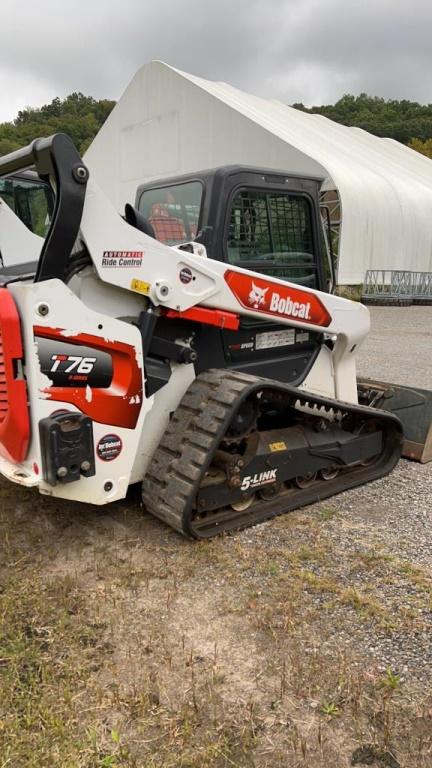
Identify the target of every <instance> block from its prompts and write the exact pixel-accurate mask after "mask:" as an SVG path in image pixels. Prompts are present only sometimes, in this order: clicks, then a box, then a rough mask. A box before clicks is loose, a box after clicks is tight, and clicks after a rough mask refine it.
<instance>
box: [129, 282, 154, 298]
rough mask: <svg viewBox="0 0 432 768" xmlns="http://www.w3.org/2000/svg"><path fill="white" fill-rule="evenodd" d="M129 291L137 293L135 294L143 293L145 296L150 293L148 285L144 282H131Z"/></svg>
mask: <svg viewBox="0 0 432 768" xmlns="http://www.w3.org/2000/svg"><path fill="white" fill-rule="evenodd" d="M130 287H131V289H132V290H133V291H137V293H144V294H145V295H146V296H147V295H148V294H149V293H150V287H151V286H150V283H146V282H145V280H136V279H135V278H134V279H133V280H131V286H130Z"/></svg>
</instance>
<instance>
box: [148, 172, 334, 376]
mask: <svg viewBox="0 0 432 768" xmlns="http://www.w3.org/2000/svg"><path fill="white" fill-rule="evenodd" d="M322 182H323V179H322V178H313V177H309V176H304V175H301V174H294V173H290V174H287V173H285V174H284V173H278V172H277V171H271V170H262V169H258V168H248V167H243V166H224V167H222V168H217V169H212V170H207V171H202V172H198V173H193V174H187V175H184V176H180V177H179V176H177V177H173V178H168V179H163V180H158V181H152V182H148V183H146V184H142V185H140V187H139V188H138V190H137V195H136V202H135V205H136V208H137V209H138V211H139V212H140V214H141V215H142V216H143V217H144V218H145V219H146V220H147V221H148V222H149V224H150V225H151V226H152V228H153V230H154V233H155V237H156V239H158V240H160V241H161V242H163V243H165V244H166V245H171V246H172V245H179V244H181V243H186V242H188V241H191V240H194V241H195V242H199V243H201V244H203V245H204V246H205V248H206V252H207V256H208V257H209V258H211V259H217V260H218V261H223V262H226V264H227V267H229V265H235V266H237V267H238V266H240V267H244V268H245V269H250V270H253V271H254V272H258V273H261V274H262V275H268V276H269V277H277V278H279V279H281V278H282V279H285V280H287V281H289V282H292V283H296V284H297V285H300V286H304V287H307V288H311V289H315V290H321V291H326V292H327V291H328V290H329V281H328V274H329V270H328V269H327V266H326V265H327V255H326V252H325V247H324V238H323V229H322V222H321V215H320V204H319V193H320V188H321V185H322ZM330 272H331V270H330ZM257 290H258V291H259V288H257ZM183 322H184V321H183ZM174 325H175V324H173V322H172V320H170V321H169V322H167V321H166V320H164V319H161V320H160V321H159V322H158V328H157V331H156V333H157V335H161V336H166V334H170V335H173V334H174V336H173V338H175V335H176V334H177V337H178V336H179V333H180V331H181V330H182V329H181V328H177V329H175V328H174V327H173V326H174ZM194 333H195V339H194V346H195V349H196V350H197V353H198V361H197V364H196V367H197V368H198V369H201V366H202V369H206V368H209V367H212V366H214V367H231V368H233V369H236V370H243V371H245V372H248V373H251V374H254V375H258V376H265V377H271V378H274V379H277V380H279V381H286V382H290V383H292V384H296V385H297V384H299V383H300V382H301V381H303V379H304V378H305V376H306V374H307V372H308V370H309V369H310V367H311V366H312V365H313V362H314V360H315V358H316V356H317V354H318V352H319V349H320V347H321V344H322V335H321V334H318V333H315V332H313V331H309V330H305V329H299V328H297V329H295V328H287V326H286V325H282V324H280V323H277V322H272V321H269V320H264V319H263V320H261V319H260V320H257V319H251V318H242V319H241V323H240V328H239V330H238V331H226V330H218V329H212V328H209V327H202V328H200V329H199V330H195V331H194ZM155 375H156V370H155Z"/></svg>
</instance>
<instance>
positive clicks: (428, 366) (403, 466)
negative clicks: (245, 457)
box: [336, 307, 432, 568]
mask: <svg viewBox="0 0 432 768" xmlns="http://www.w3.org/2000/svg"><path fill="white" fill-rule="evenodd" d="M358 368H359V375H360V376H368V377H375V378H377V379H380V380H382V381H389V382H394V383H395V384H411V385H413V386H415V387H422V388H424V389H432V307H371V333H370V334H369V336H368V338H367V340H366V342H365V344H364V346H363V347H362V348H361V350H360V353H359V362H358ZM362 504H363V506H364V508H365V510H367V511H366V512H365V513H364V515H362V517H363V516H364V519H365V522H367V520H368V519H369V514H370V511H371V510H377V509H379V510H381V513H382V516H381V521H380V522H376V523H375V525H374V528H375V534H376V537H377V539H378V540H380V541H382V542H383V543H384V542H388V539H389V532H390V531H391V532H392V540H393V549H394V550H395V552H397V553H398V554H400V555H403V556H406V557H408V558H410V560H411V561H413V562H416V563H418V564H421V565H424V566H427V567H429V568H431V567H432V462H431V463H429V464H423V465H422V464H418V463H414V462H410V461H406V460H404V459H403V460H402V461H401V462H400V463H399V465H398V467H397V468H396V470H395V471H394V472H393V473H392V474H391V475H390V476H389V477H387V478H384V479H383V480H379V481H377V482H376V483H370V484H369V485H366V486H362V487H361V488H357V489H355V490H353V491H349V492H348V493H344V494H342V495H341V496H339V497H338V498H337V500H336V505H337V506H338V507H340V508H341V509H344V510H345V511H346V515H352V514H353V513H354V515H355V514H356V510H358V508H359V506H361V505H362Z"/></svg>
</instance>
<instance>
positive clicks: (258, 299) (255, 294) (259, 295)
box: [248, 280, 268, 309]
mask: <svg viewBox="0 0 432 768" xmlns="http://www.w3.org/2000/svg"><path fill="white" fill-rule="evenodd" d="M267 291H268V288H258V286H257V285H255V283H254V282H253V280H252V289H251V292H250V294H249V297H248V299H249V304H252V306H253V308H254V309H258V307H260V306H261V304H265V295H266V293H267Z"/></svg>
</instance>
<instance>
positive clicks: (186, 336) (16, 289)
mask: <svg viewBox="0 0 432 768" xmlns="http://www.w3.org/2000/svg"><path fill="white" fill-rule="evenodd" d="M30 166H34V167H35V168H36V171H37V172H38V174H39V176H40V177H41V179H43V180H44V181H47V180H49V181H50V183H51V185H52V187H53V189H54V190H55V207H54V211H53V215H52V219H51V226H50V230H49V232H48V234H47V236H46V239H45V240H44V243H43V247H42V250H41V253H40V257H39V260H38V264H37V269H36V273H35V275H34V276H33V277H29V276H22V275H21V276H20V275H17V276H16V277H12V276H6V277H4V278H3V285H2V287H1V288H0V349H1V351H0V454H1V455H0V472H1V473H2V475H4V477H6V478H8V479H9V480H11V481H14V482H17V483H20V484H21V485H24V486H27V487H29V488H30V487H37V488H38V489H39V491H40V492H41V493H43V494H46V495H50V496H55V497H61V498H65V499H69V500H76V501H81V502H89V503H92V504H106V503H109V502H112V501H115V500H116V499H121V498H124V497H125V495H126V493H127V489H128V486H129V485H130V484H132V483H137V482H141V483H142V495H143V501H144V504H145V507H146V508H147V510H148V511H149V512H151V513H152V514H154V515H156V516H157V517H158V518H160V519H162V520H164V521H165V522H166V523H168V524H169V525H171V526H172V527H173V528H174V529H175V530H177V531H180V532H181V533H183V534H186V535H188V536H191V537H195V538H197V539H200V538H208V537H211V536H214V535H215V534H217V533H219V532H221V531H229V530H232V529H235V528H239V527H244V526H247V525H251V524H255V523H258V522H260V521H262V520H265V519H267V518H270V517H272V516H274V515H277V514H281V513H283V512H286V511H288V510H290V509H293V508H295V507H299V506H301V505H304V504H310V503H311V502H314V501H316V500H319V499H323V498H325V497H328V496H331V495H333V494H335V493H338V492H340V491H343V490H346V489H348V488H352V487H354V486H356V485H360V484H362V483H366V482H368V481H370V480H374V479H376V478H379V477H382V476H384V475H386V474H387V473H388V472H390V471H391V470H392V469H393V467H394V466H395V464H396V463H397V461H398V459H399V457H400V455H401V450H402V444H403V429H402V425H401V421H400V419H399V418H398V416H396V415H395V414H393V413H391V412H388V411H387V410H380V409H378V408H376V407H370V406H369V405H365V404H359V402H358V389H357V379H356V364H355V359H356V352H357V349H358V347H359V345H360V344H361V342H362V341H363V339H364V338H365V336H366V335H367V333H368V330H369V313H368V310H367V309H366V308H365V307H364V306H362V305H361V304H356V303H353V302H351V301H347V300H344V299H342V298H338V297H335V296H333V295H331V294H327V293H325V292H323V291H322V290H318V289H316V288H313V287H310V286H308V285H305V284H304V285H301V284H299V283H297V284H296V283H292V282H287V281H286V280H283V279H280V278H278V277H270V276H268V275H265V274H260V273H258V272H253V271H251V270H248V269H245V268H242V267H240V266H238V265H237V264H227V263H224V262H223V261H219V260H217V259H216V258H206V248H205V246H204V245H203V244H202V243H201V242H199V240H200V238H199V237H198V236H197V237H196V239H195V240H194V241H191V242H189V243H185V244H183V245H180V246H177V247H170V246H168V245H166V244H164V243H161V242H159V241H158V240H156V239H155V238H153V237H151V236H149V235H148V234H145V232H143V231H141V230H140V229H138V228H137V226H132V224H131V223H128V221H127V220H124V219H123V218H122V217H121V216H120V215H119V214H118V213H117V212H116V211H115V209H114V208H113V206H112V205H111V203H110V202H109V201H108V199H107V198H106V197H105V196H104V194H102V192H101V191H100V189H99V188H98V187H97V186H96V185H95V184H94V182H93V181H92V179H91V178H89V173H88V170H87V168H86V167H85V166H84V164H83V162H82V160H81V158H80V156H79V155H78V153H77V151H76V149H75V147H74V145H73V143H72V142H71V140H70V139H69V138H68V137H67V136H65V135H62V134H57V135H55V136H52V137H50V138H48V139H37V140H36V141H34V142H33V143H32V144H31V145H30V146H28V147H25V148H23V149H21V150H19V151H16V152H14V153H11V154H10V155H7V156H5V157H3V158H1V159H0V176H5V175H7V174H11V173H14V172H16V171H19V170H22V169H24V168H27V167H30ZM132 213H133V212H132ZM317 215H318V214H317ZM11 216H13V214H12V213H11ZM126 218H127V219H129V221H133V223H135V224H136V225H138V226H139V221H137V220H136V217H134V216H133V215H132V216H131V215H130V211H129V216H127V217H126ZM4 219H5V220H4V221H3V224H2V226H1V227H0V250H2V251H3V250H5V249H6V248H12V249H13V247H14V246H13V238H11V237H10V235H9V229H8V221H9V222H10V217H9V216H8V217H4ZM0 221H1V219H0ZM143 228H145V227H143ZM313 229H314V232H315V234H314V238H315V240H316V242H317V243H318V242H319V236H318V234H317V232H316V231H315V230H316V222H314V223H313ZM11 240H12V242H11ZM13 257H14V254H11V258H12V260H13ZM319 269H321V270H322V265H321V266H319ZM263 327H264V329H266V328H267V329H268V330H264V331H263V330H262V329H263ZM275 327H276V328H277V329H279V330H277V331H275V330H274V328H275ZM254 329H258V330H257V331H256V332H255V330H254ZM281 329H282V330H281ZM275 333H276V334H279V337H274V336H273V338H277V339H280V334H281V333H282V334H283V333H285V334H288V336H289V339H288V336H287V338H286V339H285V342H286V343H284V345H282V346H280V345H279V342H278V341H277V342H276V344H272V343H270V344H269V342H268V339H269V338H270V337H271V334H275ZM230 334H231V339H232V340H233V341H232V343H231V352H232V353H234V352H235V348H236V346H238V345H239V346H240V348H241V346H242V345H244V344H246V345H249V347H248V358H247V362H246V364H242V363H241V361H240V360H239V359H238V358H236V357H235V354H234V355H233V356H232V355H231V358H229V359H228V357H227V356H223V355H221V354H219V353H218V349H219V348H220V345H221V344H224V343H226V340H227V339H229V337H230ZM245 334H249V336H256V337H259V336H260V337H261V338H260V339H258V340H259V341H260V343H258V341H257V340H256V339H255V341H254V343H252V342H250V341H246V342H245V341H244V340H242V339H244V337H245ZM263 334H264V336H263ZM266 334H267V335H266ZM269 334H270V337H269ZM222 336H223V340H222V341H221V338H222ZM228 344H229V342H228ZM251 345H252V346H251ZM293 361H294V362H293ZM255 363H256V365H255ZM258 363H259V365H258ZM257 370H258V371H259V375H257V373H256V371H257ZM285 371H289V376H288V375H285V373H284V372H285ZM278 372H279V373H278ZM368 393H369V394H368ZM368 398H370V399H373V400H374V401H375V402H377V401H378V400H379V399H380V394H379V392H378V390H377V387H376V386H375V388H374V386H373V385H372V384H371V385H370V388H369V390H368V389H367V387H366V389H365V390H363V394H362V399H363V402H366V401H367V399H368ZM381 399H382V400H383V403H384V405H385V402H384V398H381ZM402 410H403V409H402ZM402 410H400V412H402Z"/></svg>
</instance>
